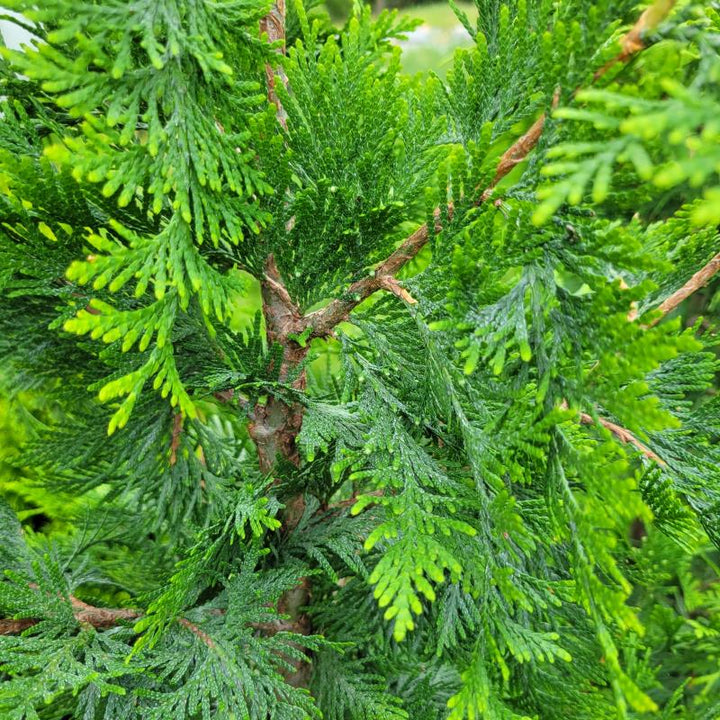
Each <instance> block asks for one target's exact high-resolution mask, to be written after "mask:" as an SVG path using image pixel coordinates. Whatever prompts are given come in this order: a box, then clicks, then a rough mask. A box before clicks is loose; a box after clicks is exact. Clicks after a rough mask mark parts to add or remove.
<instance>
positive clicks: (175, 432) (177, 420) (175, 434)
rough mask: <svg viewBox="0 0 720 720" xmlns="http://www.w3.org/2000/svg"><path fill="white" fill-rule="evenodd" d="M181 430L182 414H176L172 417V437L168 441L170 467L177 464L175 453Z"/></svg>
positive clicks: (178, 446)
mask: <svg viewBox="0 0 720 720" xmlns="http://www.w3.org/2000/svg"><path fill="white" fill-rule="evenodd" d="M182 429H183V416H182V413H180V412H177V413H175V416H174V417H173V427H172V435H171V439H170V465H171V466H172V465H175V463H176V462H177V451H178V449H179V448H180V436H181V435H182Z"/></svg>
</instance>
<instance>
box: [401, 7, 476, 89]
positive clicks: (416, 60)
mask: <svg viewBox="0 0 720 720" xmlns="http://www.w3.org/2000/svg"><path fill="white" fill-rule="evenodd" d="M458 6H459V7H460V9H461V10H463V11H464V12H465V13H466V14H467V16H468V17H469V18H470V21H471V22H474V21H475V18H476V17H477V8H476V7H475V5H474V4H471V3H468V2H459V3H458ZM400 13H401V14H402V15H404V16H405V17H411V18H418V19H420V20H422V21H423V24H422V25H421V26H420V27H419V28H418V29H417V30H416V31H415V32H414V33H412V34H411V35H410V37H408V39H407V41H406V42H404V43H403V68H404V70H405V71H406V72H408V73H410V74H415V73H418V72H423V73H424V72H429V71H433V72H435V73H437V74H438V75H440V76H441V77H442V76H444V75H445V73H446V72H447V70H448V68H449V66H450V63H451V61H452V56H453V53H454V52H455V49H456V48H458V47H467V46H468V45H471V44H472V40H471V38H470V36H469V35H468V34H467V31H466V30H465V28H463V26H462V25H461V24H460V22H459V21H458V19H457V17H456V16H455V13H453V11H452V10H451V8H450V5H449V4H448V3H446V2H437V3H430V4H427V5H414V6H410V7H406V8H403V9H401V10H400Z"/></svg>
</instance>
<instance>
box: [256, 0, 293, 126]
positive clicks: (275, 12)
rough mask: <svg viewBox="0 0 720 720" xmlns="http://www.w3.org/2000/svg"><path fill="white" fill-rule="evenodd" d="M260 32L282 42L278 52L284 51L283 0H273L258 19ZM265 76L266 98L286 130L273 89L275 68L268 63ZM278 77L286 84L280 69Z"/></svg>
mask: <svg viewBox="0 0 720 720" xmlns="http://www.w3.org/2000/svg"><path fill="white" fill-rule="evenodd" d="M260 32H261V33H267V37H268V41H269V42H271V43H275V42H278V41H280V42H282V45H280V47H278V52H279V53H280V54H284V53H285V0H275V2H274V4H273V6H272V7H271V8H270V12H269V13H268V14H267V15H266V16H265V17H264V18H263V19H262V20H261V21H260ZM265 77H266V80H267V97H268V100H269V101H270V102H271V103H272V104H273V105H275V106H276V107H277V114H278V122H279V123H280V124H281V125H282V126H283V128H284V129H285V130H287V120H286V119H285V111H284V110H283V106H282V104H281V103H280V100H279V98H278V96H277V90H276V89H275V70H274V69H273V66H272V65H271V64H270V63H267V64H266V65H265ZM280 79H281V80H282V82H283V83H284V84H287V81H286V79H285V76H284V74H283V73H282V70H280Z"/></svg>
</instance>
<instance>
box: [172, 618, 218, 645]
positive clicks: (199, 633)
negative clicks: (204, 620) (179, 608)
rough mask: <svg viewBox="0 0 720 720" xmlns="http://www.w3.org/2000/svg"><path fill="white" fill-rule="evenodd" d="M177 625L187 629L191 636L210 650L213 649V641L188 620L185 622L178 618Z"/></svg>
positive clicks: (183, 619)
mask: <svg viewBox="0 0 720 720" xmlns="http://www.w3.org/2000/svg"><path fill="white" fill-rule="evenodd" d="M177 621H178V624H179V625H182V626H183V627H184V628H187V629H188V630H189V631H190V632H191V633H193V635H196V636H197V637H198V638H200V640H201V641H202V642H204V643H205V645H207V646H208V647H209V648H210V649H211V650H214V649H215V641H214V640H213V639H212V638H211V637H210V636H209V635H208V634H207V633H206V632H204V631H203V630H201V629H200V628H199V627H198V626H197V625H195V624H194V623H191V622H190V621H189V620H186V619H185V618H182V617H181V618H178V619H177Z"/></svg>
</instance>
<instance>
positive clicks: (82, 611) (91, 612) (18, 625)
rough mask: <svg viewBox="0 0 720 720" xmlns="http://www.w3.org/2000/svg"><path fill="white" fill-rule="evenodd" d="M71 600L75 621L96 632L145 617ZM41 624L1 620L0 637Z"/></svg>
mask: <svg viewBox="0 0 720 720" xmlns="http://www.w3.org/2000/svg"><path fill="white" fill-rule="evenodd" d="M69 599H70V604H71V605H72V607H73V611H74V612H73V615H74V616H75V620H77V622H78V623H80V624H81V625H92V627H94V628H95V629H96V630H107V629H108V628H111V627H114V626H115V625H118V624H119V623H121V622H129V621H131V620H137V618H139V617H142V615H143V613H142V612H141V611H140V610H132V609H130V608H99V607H95V606H94V605H88V604H87V603H86V602H83V601H82V600H79V599H78V598H76V597H74V596H73V595H71V596H70V598H69ZM39 622H41V620H40V619H39V618H21V619H19V620H13V619H0V635H18V634H20V633H21V632H23V631H25V630H27V629H28V628H31V627H32V626H33V625H37V624H38V623H39ZM177 622H178V624H179V625H182V627H184V628H186V629H187V630H189V631H190V632H191V633H193V634H194V635H196V636H197V637H198V638H200V640H201V641H202V642H203V643H205V645H207V646H208V647H209V648H210V649H211V650H212V649H214V648H215V641H214V640H213V639H212V638H211V637H210V636H209V635H208V634H207V633H206V632H204V631H203V630H201V629H200V628H199V627H198V626H197V625H195V624H194V623H191V622H190V621H189V620H187V619H186V618H182V617H179V618H177Z"/></svg>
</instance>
